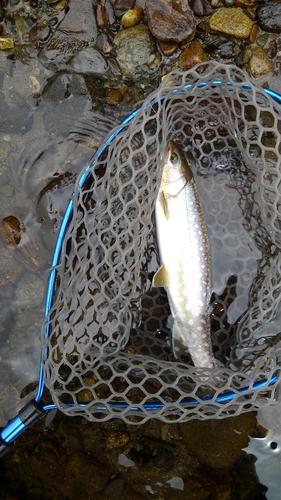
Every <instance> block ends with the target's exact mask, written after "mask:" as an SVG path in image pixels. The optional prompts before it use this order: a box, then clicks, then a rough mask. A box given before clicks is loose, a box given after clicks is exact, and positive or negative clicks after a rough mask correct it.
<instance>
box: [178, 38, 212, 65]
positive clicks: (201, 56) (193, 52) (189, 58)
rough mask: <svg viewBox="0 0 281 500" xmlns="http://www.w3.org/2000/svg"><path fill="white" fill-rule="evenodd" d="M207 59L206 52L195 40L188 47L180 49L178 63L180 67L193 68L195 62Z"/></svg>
mask: <svg viewBox="0 0 281 500" xmlns="http://www.w3.org/2000/svg"><path fill="white" fill-rule="evenodd" d="M207 60H208V57H207V54H206V52H205V51H204V49H203V47H202V46H201V44H200V43H199V42H198V41H197V40H195V41H194V42H191V43H190V44H189V45H188V47H186V49H184V50H183V51H182V53H181V54H180V57H179V63H180V65H181V67H182V69H190V68H193V66H195V65H196V64H198V63H201V62H205V61H207Z"/></svg>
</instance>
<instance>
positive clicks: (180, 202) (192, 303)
mask: <svg viewBox="0 0 281 500" xmlns="http://www.w3.org/2000/svg"><path fill="white" fill-rule="evenodd" d="M155 214H156V228H157V240H158V246H159V250H160V257H161V262H162V266H161V267H160V269H159V270H158V271H157V273H156V274H155V275H154V278H153V286H164V287H165V288H166V291H167V294H168V298H169V304H170V309H171V312H172V315H173V317H174V325H173V332H172V334H173V349H174V354H175V356H176V357H177V358H180V357H181V355H182V354H184V353H185V352H187V351H189V353H190V355H191V358H192V360H193V363H194V365H195V366H197V367H207V368H214V367H215V361H214V356H213V352H212V346H211V340H210V317H209V312H208V309H209V302H210V251H209V241H208V234H207V229H206V224H205V221H204V215H203V211H202V207H201V204H200V200H199V197H198V193H197V190H196V186H195V181H194V177H193V174H192V171H191V169H190V167H189V164H188V162H187V160H186V159H185V158H184V156H183V154H182V153H181V151H180V149H179V147H178V146H177V145H176V144H174V143H173V142H169V143H168V145H167V150H166V157H165V163H164V167H163V174H162V179H161V185H160V189H159V193H158V197H157V200H156V207H155Z"/></svg>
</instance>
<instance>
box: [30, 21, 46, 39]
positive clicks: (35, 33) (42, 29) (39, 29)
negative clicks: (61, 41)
mask: <svg viewBox="0 0 281 500" xmlns="http://www.w3.org/2000/svg"><path fill="white" fill-rule="evenodd" d="M50 32H51V28H50V26H48V25H47V24H46V25H44V26H34V27H33V28H31V30H30V32H29V41H30V42H37V41H40V42H45V41H46V40H47V39H48V38H49V35H50Z"/></svg>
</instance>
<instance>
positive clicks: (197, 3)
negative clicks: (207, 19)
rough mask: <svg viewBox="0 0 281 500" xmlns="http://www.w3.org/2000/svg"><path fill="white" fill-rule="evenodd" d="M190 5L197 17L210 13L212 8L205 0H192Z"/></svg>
mask: <svg viewBox="0 0 281 500" xmlns="http://www.w3.org/2000/svg"><path fill="white" fill-rule="evenodd" d="M190 6H191V8H192V10H193V12H194V14H195V16H197V17H203V16H207V15H208V14H211V12H212V8H211V7H210V4H209V3H208V2H206V1H205V0H193V2H191V3H190Z"/></svg>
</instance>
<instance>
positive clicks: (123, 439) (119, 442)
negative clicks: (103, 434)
mask: <svg viewBox="0 0 281 500" xmlns="http://www.w3.org/2000/svg"><path fill="white" fill-rule="evenodd" d="M129 439H130V438H129V435H128V433H127V432H125V431H112V432H110V433H109V435H108V436H107V440H106V447H107V448H108V449H109V450H112V449H113V448H119V447H120V446H124V444H127V443H128V441H129Z"/></svg>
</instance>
